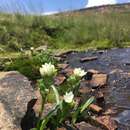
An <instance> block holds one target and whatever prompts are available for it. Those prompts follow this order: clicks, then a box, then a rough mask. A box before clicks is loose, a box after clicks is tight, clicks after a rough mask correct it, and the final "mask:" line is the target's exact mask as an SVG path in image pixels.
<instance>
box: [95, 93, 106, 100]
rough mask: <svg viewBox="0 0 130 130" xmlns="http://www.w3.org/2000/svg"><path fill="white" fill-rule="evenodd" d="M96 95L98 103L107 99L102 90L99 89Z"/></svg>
mask: <svg viewBox="0 0 130 130" xmlns="http://www.w3.org/2000/svg"><path fill="white" fill-rule="evenodd" d="M95 97H96V102H97V103H102V102H104V101H105V98H104V94H103V93H102V92H101V91H97V92H96V94H95Z"/></svg>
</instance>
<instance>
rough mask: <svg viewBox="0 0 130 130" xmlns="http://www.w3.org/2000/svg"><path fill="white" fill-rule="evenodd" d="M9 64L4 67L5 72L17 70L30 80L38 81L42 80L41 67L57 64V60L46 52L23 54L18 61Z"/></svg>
mask: <svg viewBox="0 0 130 130" xmlns="http://www.w3.org/2000/svg"><path fill="white" fill-rule="evenodd" d="M7 63H8V64H7ZM7 63H6V64H5V66H4V70H5V71H10V70H16V71H19V72H20V73H21V74H23V75H25V76H27V77H28V78H29V79H31V80H36V79H38V78H40V73H39V67H40V66H41V65H42V64H44V63H52V64H56V63H57V60H56V59H55V58H54V56H52V55H51V52H50V51H46V52H42V53H34V54H32V55H31V54H30V55H25V54H21V55H20V56H19V57H17V58H16V59H14V60H11V61H10V62H7Z"/></svg>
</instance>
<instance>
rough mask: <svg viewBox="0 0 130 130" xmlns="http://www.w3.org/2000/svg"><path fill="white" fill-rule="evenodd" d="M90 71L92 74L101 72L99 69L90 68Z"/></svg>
mask: <svg viewBox="0 0 130 130" xmlns="http://www.w3.org/2000/svg"><path fill="white" fill-rule="evenodd" d="M88 72H91V73H92V74H100V73H101V72H99V71H98V70H95V69H89V70H88Z"/></svg>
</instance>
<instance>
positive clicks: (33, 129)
mask: <svg viewBox="0 0 130 130" xmlns="http://www.w3.org/2000/svg"><path fill="white" fill-rule="evenodd" d="M30 130H38V129H37V128H32V129H30Z"/></svg>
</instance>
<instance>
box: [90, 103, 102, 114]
mask: <svg viewBox="0 0 130 130" xmlns="http://www.w3.org/2000/svg"><path fill="white" fill-rule="evenodd" d="M89 108H90V110H92V111H93V112H96V113H98V114H100V113H101V112H102V111H103V109H102V108H101V107H99V106H98V105H95V104H91V105H90V106H89Z"/></svg>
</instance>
